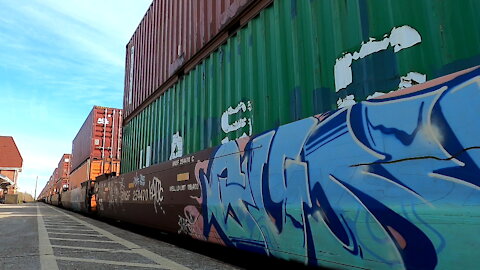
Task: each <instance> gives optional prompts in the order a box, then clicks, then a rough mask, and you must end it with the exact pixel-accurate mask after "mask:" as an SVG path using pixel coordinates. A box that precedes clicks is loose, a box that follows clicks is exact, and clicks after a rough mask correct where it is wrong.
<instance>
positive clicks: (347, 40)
mask: <svg viewBox="0 0 480 270" xmlns="http://www.w3.org/2000/svg"><path fill="white" fill-rule="evenodd" d="M478 10H480V2H479V1H476V0H463V1H461V4H460V3H459V2H458V1H454V0H448V1H447V0H445V1H437V0H431V1H428V0H424V1H417V0H404V1H385V0H370V1H368V0H358V1H353V0H352V1H324V0H311V1H307V0H305V1H296V0H291V1H287V0H277V1H274V3H273V5H272V6H270V7H268V8H267V9H265V10H263V11H262V12H261V13H260V15H259V16H257V17H256V18H254V19H253V20H251V21H250V22H249V23H248V25H247V26H246V27H244V28H242V29H240V30H239V31H238V32H237V33H236V35H234V36H232V37H231V38H230V39H229V40H228V41H227V43H226V44H223V45H222V46H221V47H220V48H219V49H218V50H216V51H215V52H213V53H212V54H211V55H210V56H209V57H208V58H207V59H205V60H204V61H203V62H202V63H200V64H199V65H198V66H197V67H196V68H195V69H194V70H192V71H191V72H189V73H188V74H186V75H185V76H184V77H183V78H182V79H181V80H180V81H179V82H178V83H177V84H176V85H174V86H173V87H172V88H170V89H169V90H167V91H166V92H165V93H164V94H163V95H162V96H161V97H159V98H158V99H157V100H156V101H155V102H153V103H151V104H150V105H149V106H148V107H147V108H146V109H145V110H144V111H143V112H141V113H140V114H139V115H138V116H136V117H135V118H134V119H133V120H132V121H130V122H129V123H127V124H126V125H125V126H124V133H123V135H124V145H123V159H122V172H123V173H125V172H130V171H133V170H136V169H139V168H141V167H145V166H148V165H150V164H155V163H159V162H161V161H165V160H169V159H171V158H175V157H179V156H181V155H185V154H188V153H193V152H196V151H199V150H202V149H205V148H208V147H212V146H215V145H218V144H221V143H222V141H225V140H227V139H228V140H232V139H236V138H239V137H241V136H242V135H244V134H245V135H255V134H258V133H261V132H263V131H265V130H268V129H272V128H275V127H277V126H279V125H282V124H285V123H289V122H292V121H295V120H298V119H301V118H305V117H308V116H311V115H314V114H319V113H322V112H326V111H329V110H332V109H336V108H337V107H338V106H340V107H341V106H348V105H349V104H352V102H353V101H357V102H358V101H360V100H365V99H367V98H368V97H369V96H372V95H374V94H375V93H377V94H379V93H386V92H389V91H391V90H395V89H398V88H399V87H408V86H409V85H413V84H416V83H421V82H423V81H425V80H430V79H434V78H437V77H439V76H442V75H446V74H449V73H452V72H455V71H458V70H461V69H464V68H467V67H471V66H474V65H477V64H478V63H480V20H478V15H477V12H478ZM175 134H176V135H177V136H175ZM172 144H173V146H174V147H172ZM173 148H178V150H180V151H179V152H178V153H177V152H175V151H174V150H172V149H173Z"/></svg>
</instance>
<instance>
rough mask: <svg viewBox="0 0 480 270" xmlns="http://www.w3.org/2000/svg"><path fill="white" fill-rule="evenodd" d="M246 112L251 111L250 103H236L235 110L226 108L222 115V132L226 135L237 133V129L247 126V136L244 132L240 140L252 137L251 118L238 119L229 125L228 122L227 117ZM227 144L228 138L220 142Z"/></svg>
mask: <svg viewBox="0 0 480 270" xmlns="http://www.w3.org/2000/svg"><path fill="white" fill-rule="evenodd" d="M247 111H249V112H250V111H252V103H251V102H250V101H248V102H247V104H245V103H244V102H240V103H238V105H237V107H236V108H232V107H228V109H227V110H226V111H225V112H224V113H223V114H222V130H223V132H224V133H227V134H228V133H230V132H234V131H237V130H239V129H241V128H243V127H245V126H247V125H248V128H249V129H248V134H246V133H245V132H244V133H243V134H242V136H241V137H240V138H242V137H246V136H250V135H252V129H253V128H252V118H251V117H249V118H246V117H243V118H240V119H238V120H237V121H235V122H233V123H230V121H229V116H231V115H234V114H238V113H240V112H244V113H245V112H247ZM227 142H229V139H228V136H227V137H225V138H224V139H223V140H222V143H227Z"/></svg>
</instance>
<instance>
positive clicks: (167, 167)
mask: <svg viewBox="0 0 480 270" xmlns="http://www.w3.org/2000/svg"><path fill="white" fill-rule="evenodd" d="M459 112H461V113H459ZM478 115H480V68H478V67H476V68H472V69H469V70H465V71H462V72H459V73H455V74H451V75H449V76H446V77H442V78H439V79H437V80H434V81H430V82H427V83H425V84H423V85H418V86H416V87H413V88H411V89H404V90H401V91H397V92H393V93H390V94H387V95H384V96H383V97H380V98H377V99H372V100H369V101H363V102H361V103H357V104H355V105H353V106H349V107H345V108H342V109H338V110H335V111H331V112H328V113H324V114H320V115H316V116H313V117H309V118H306V119H303V120H299V121H296V122H293V123H290V124H287V125H283V126H280V127H278V128H275V129H272V130H269V131H266V132H263V133H261V134H259V135H256V136H252V137H247V138H242V139H238V140H236V141H231V142H228V143H225V144H222V145H220V146H217V147H214V148H211V149H207V150H204V151H201V152H198V153H195V154H193V155H187V156H184V157H182V158H179V159H175V160H172V161H168V162H164V163H160V164H158V165H154V166H150V167H148V168H145V169H141V170H138V171H135V172H131V173H127V174H124V175H121V176H119V177H114V178H110V179H108V180H104V181H99V182H97V185H96V199H97V202H98V206H97V212H98V214H99V215H101V216H105V217H111V218H115V219H119V220H124V221H128V222H133V223H137V224H141V225H146V226H151V227H154V228H158V229H161V230H165V231H170V232H174V233H179V234H186V235H190V236H191V237H193V238H197V239H201V240H205V241H211V242H215V243H218V244H222V245H227V246H232V247H235V248H240V249H246V250H250V251H254V252H259V253H262V254H266V255H270V256H276V257H279V258H283V259H287V260H298V261H301V262H303V263H306V264H310V265H319V266H325V267H334V268H352V267H353V268H369V269H370V268H373V269H435V268H437V269H475V268H476V266H477V261H478V260H477V259H478V256H479V253H478V252H479V250H480V238H478V237H474V236H475V235H476V234H477V232H478V228H479V226H480V219H479V217H480V182H479V181H478V175H480V156H479V155H478V153H479V149H480V143H479V140H478V136H476V134H479V133H480V124H479V119H478Z"/></svg>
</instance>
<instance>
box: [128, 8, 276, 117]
mask: <svg viewBox="0 0 480 270" xmlns="http://www.w3.org/2000/svg"><path fill="white" fill-rule="evenodd" d="M269 2H271V0H268V1H254V0H193V1H192V0H179V1H169V0H155V1H153V3H152V5H151V6H150V8H149V10H148V11H147V14H146V15H145V17H144V18H143V20H142V21H141V23H140V25H139V26H138V28H137V30H136V31H135V34H134V35H133V37H132V38H131V40H130V42H129V43H128V45H127V56H126V69H125V83H126V87H125V99H124V104H123V109H124V113H125V117H128V116H129V115H130V114H132V113H133V112H134V111H135V110H137V109H138V108H139V107H140V106H141V105H142V104H143V103H144V101H145V100H147V99H148V98H149V97H150V96H151V95H152V94H154V93H155V91H156V90H159V89H165V87H166V85H168V84H171V83H172V82H174V81H175V80H176V77H175V76H172V75H174V74H175V73H176V72H177V71H179V69H182V68H183V67H184V66H185V64H188V65H189V66H191V67H192V66H193V65H194V64H193V65H192V63H191V61H190V60H191V59H192V58H193V57H194V56H195V55H197V54H202V53H203V52H204V49H205V47H207V46H208V45H210V44H211V43H215V42H212V41H214V39H215V38H217V43H218V38H221V39H222V40H225V39H226V38H227V37H228V28H232V27H234V28H235V27H238V26H239V25H240V22H238V21H237V19H238V15H239V14H240V13H242V12H245V11H246V10H251V9H254V8H256V9H259V8H261V7H263V6H265V5H267V4H268V3H269ZM224 30H226V31H224ZM214 45H215V44H214ZM217 45H218V44H217ZM180 73H181V72H180ZM137 111H138V110H137Z"/></svg>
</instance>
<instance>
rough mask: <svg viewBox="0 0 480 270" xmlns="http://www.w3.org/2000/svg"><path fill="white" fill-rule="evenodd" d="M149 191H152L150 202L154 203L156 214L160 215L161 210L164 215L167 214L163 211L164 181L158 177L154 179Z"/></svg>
mask: <svg viewBox="0 0 480 270" xmlns="http://www.w3.org/2000/svg"><path fill="white" fill-rule="evenodd" d="M149 191H150V200H152V201H153V207H154V209H155V213H157V214H158V210H161V211H162V213H164V214H165V211H164V210H163V207H162V202H163V195H162V192H163V187H162V181H161V180H160V179H158V178H157V177H153V179H152V181H151V182H150V189H149ZM157 208H158V209H157Z"/></svg>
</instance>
